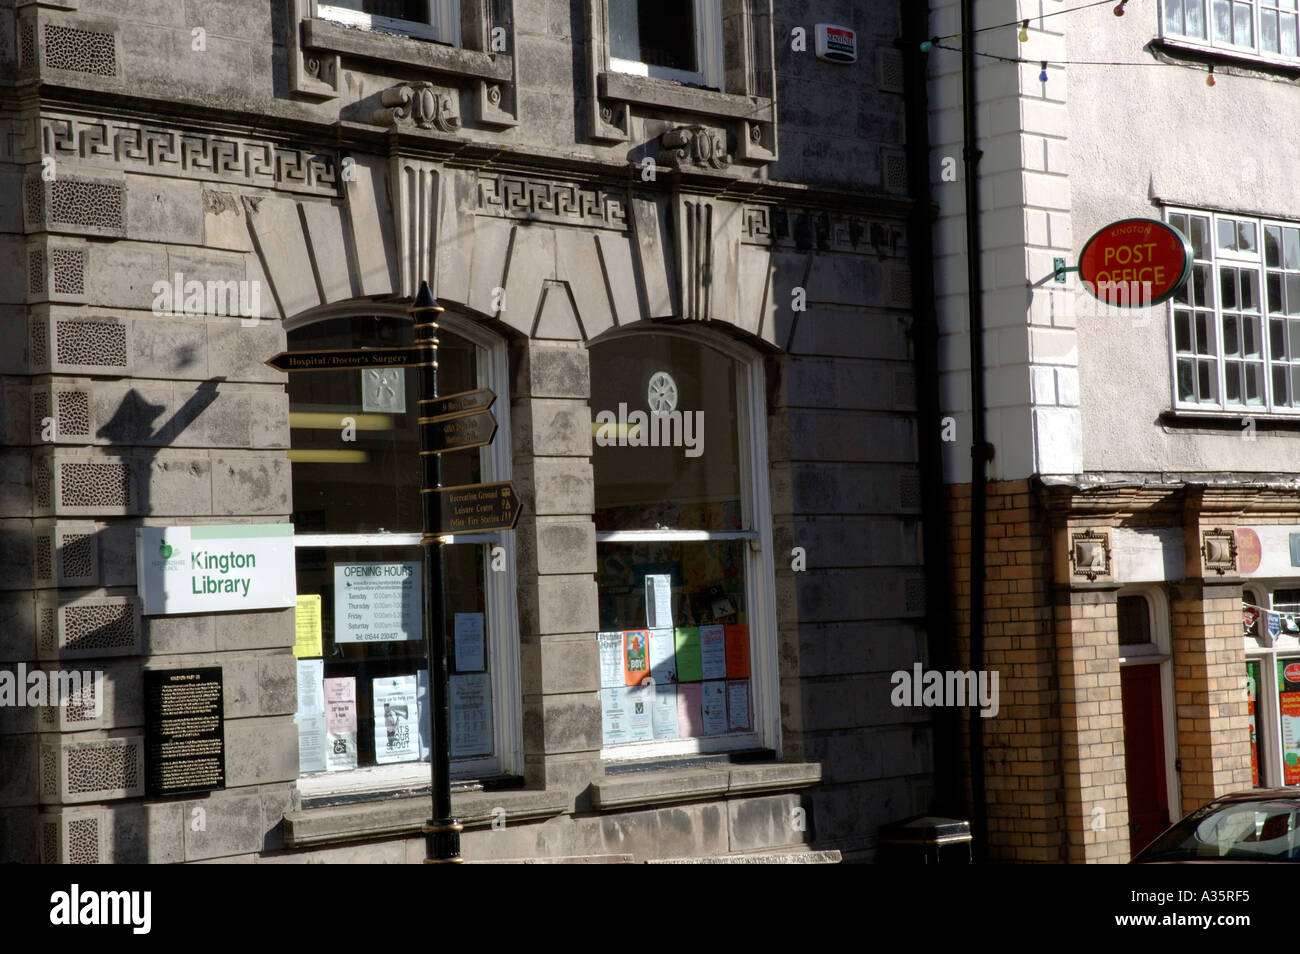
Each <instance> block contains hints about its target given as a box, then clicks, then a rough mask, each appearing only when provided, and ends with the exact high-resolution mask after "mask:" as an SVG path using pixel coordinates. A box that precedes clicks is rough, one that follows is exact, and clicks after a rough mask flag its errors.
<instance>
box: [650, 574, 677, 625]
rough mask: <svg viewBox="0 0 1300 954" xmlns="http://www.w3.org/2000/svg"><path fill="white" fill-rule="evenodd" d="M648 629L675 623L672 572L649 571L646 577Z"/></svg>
mask: <svg viewBox="0 0 1300 954" xmlns="http://www.w3.org/2000/svg"><path fill="white" fill-rule="evenodd" d="M645 625H646V629H667V628H670V627H672V625H673V578H672V574H670V573H649V574H646V578H645Z"/></svg>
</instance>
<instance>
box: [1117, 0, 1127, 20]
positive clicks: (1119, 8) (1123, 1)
mask: <svg viewBox="0 0 1300 954" xmlns="http://www.w3.org/2000/svg"><path fill="white" fill-rule="evenodd" d="M1126 3H1128V0H1119V4H1118V5H1117V6H1116V7H1115V16H1117V17H1122V16H1123V15H1124V5H1125V4H1126Z"/></svg>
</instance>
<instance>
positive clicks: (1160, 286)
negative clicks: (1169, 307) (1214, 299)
mask: <svg viewBox="0 0 1300 954" xmlns="http://www.w3.org/2000/svg"><path fill="white" fill-rule="evenodd" d="M1191 273H1192V246H1191V243H1190V242H1188V241H1187V238H1186V237H1185V236H1184V235H1183V233H1182V232H1179V231H1178V230H1177V229H1176V228H1174V227H1173V226H1172V225H1166V224H1165V223H1164V222H1157V221H1156V220H1155V219H1124V220H1123V221H1121V222H1112V223H1111V224H1110V225H1108V226H1106V227H1105V228H1104V229H1102V230H1101V231H1100V232H1098V233H1097V234H1096V235H1094V236H1093V237H1092V238H1090V239H1088V242H1087V244H1086V245H1084V246H1083V254H1082V255H1080V256H1079V277H1080V278H1082V279H1083V282H1084V287H1085V288H1086V289H1087V290H1088V293H1089V294H1090V295H1092V296H1093V297H1094V298H1096V299H1098V300H1099V301H1103V302H1105V303H1106V304H1108V305H1114V306H1115V307H1117V308H1145V307H1147V306H1148V305H1158V304H1160V303H1161V302H1162V301H1167V300H1168V299H1170V298H1172V297H1173V296H1174V295H1176V294H1177V293H1178V291H1179V290H1180V289H1181V288H1182V287H1183V286H1184V285H1186V284H1187V278H1188V276H1189V275H1191Z"/></svg>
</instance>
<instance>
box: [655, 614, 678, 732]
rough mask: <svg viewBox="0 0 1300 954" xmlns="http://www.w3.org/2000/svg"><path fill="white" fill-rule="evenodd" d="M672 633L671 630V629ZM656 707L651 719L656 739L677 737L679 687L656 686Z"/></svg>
mask: <svg viewBox="0 0 1300 954" xmlns="http://www.w3.org/2000/svg"><path fill="white" fill-rule="evenodd" d="M669 632H670V633H671V630H670V631H669ZM654 689H655V698H654V709H653V710H652V711H651V713H650V721H651V724H652V725H653V726H654V736H655V738H656V739H675V738H677V687H676V686H658V685H657V686H655V687H654Z"/></svg>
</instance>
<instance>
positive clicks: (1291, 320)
mask: <svg viewBox="0 0 1300 954" xmlns="http://www.w3.org/2000/svg"><path fill="white" fill-rule="evenodd" d="M1168 221H1169V224H1171V225H1173V226H1174V227H1175V228H1177V229H1178V230H1179V231H1181V232H1182V233H1183V234H1184V235H1186V236H1187V237H1188V239H1189V240H1190V241H1191V244H1192V252H1193V265H1192V276H1191V278H1190V279H1189V281H1188V282H1187V285H1186V286H1185V287H1184V288H1183V290H1182V291H1180V292H1179V293H1178V294H1177V295H1176V296H1174V298H1173V299H1172V301H1171V303H1170V321H1171V335H1170V338H1171V340H1172V343H1173V367H1174V402H1175V406H1176V407H1186V408H1198V409H1210V408H1214V409H1222V410H1239V409H1240V410H1249V411H1250V412H1251V413H1252V414H1258V413H1274V414H1286V415H1295V414H1296V413H1297V412H1300V224H1297V223H1287V222H1277V221H1272V220H1269V219H1255V218H1250V217H1245V216H1239V215H1220V214H1211V213H1208V212H1203V213H1197V212H1191V211H1170V212H1169V215H1168Z"/></svg>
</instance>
